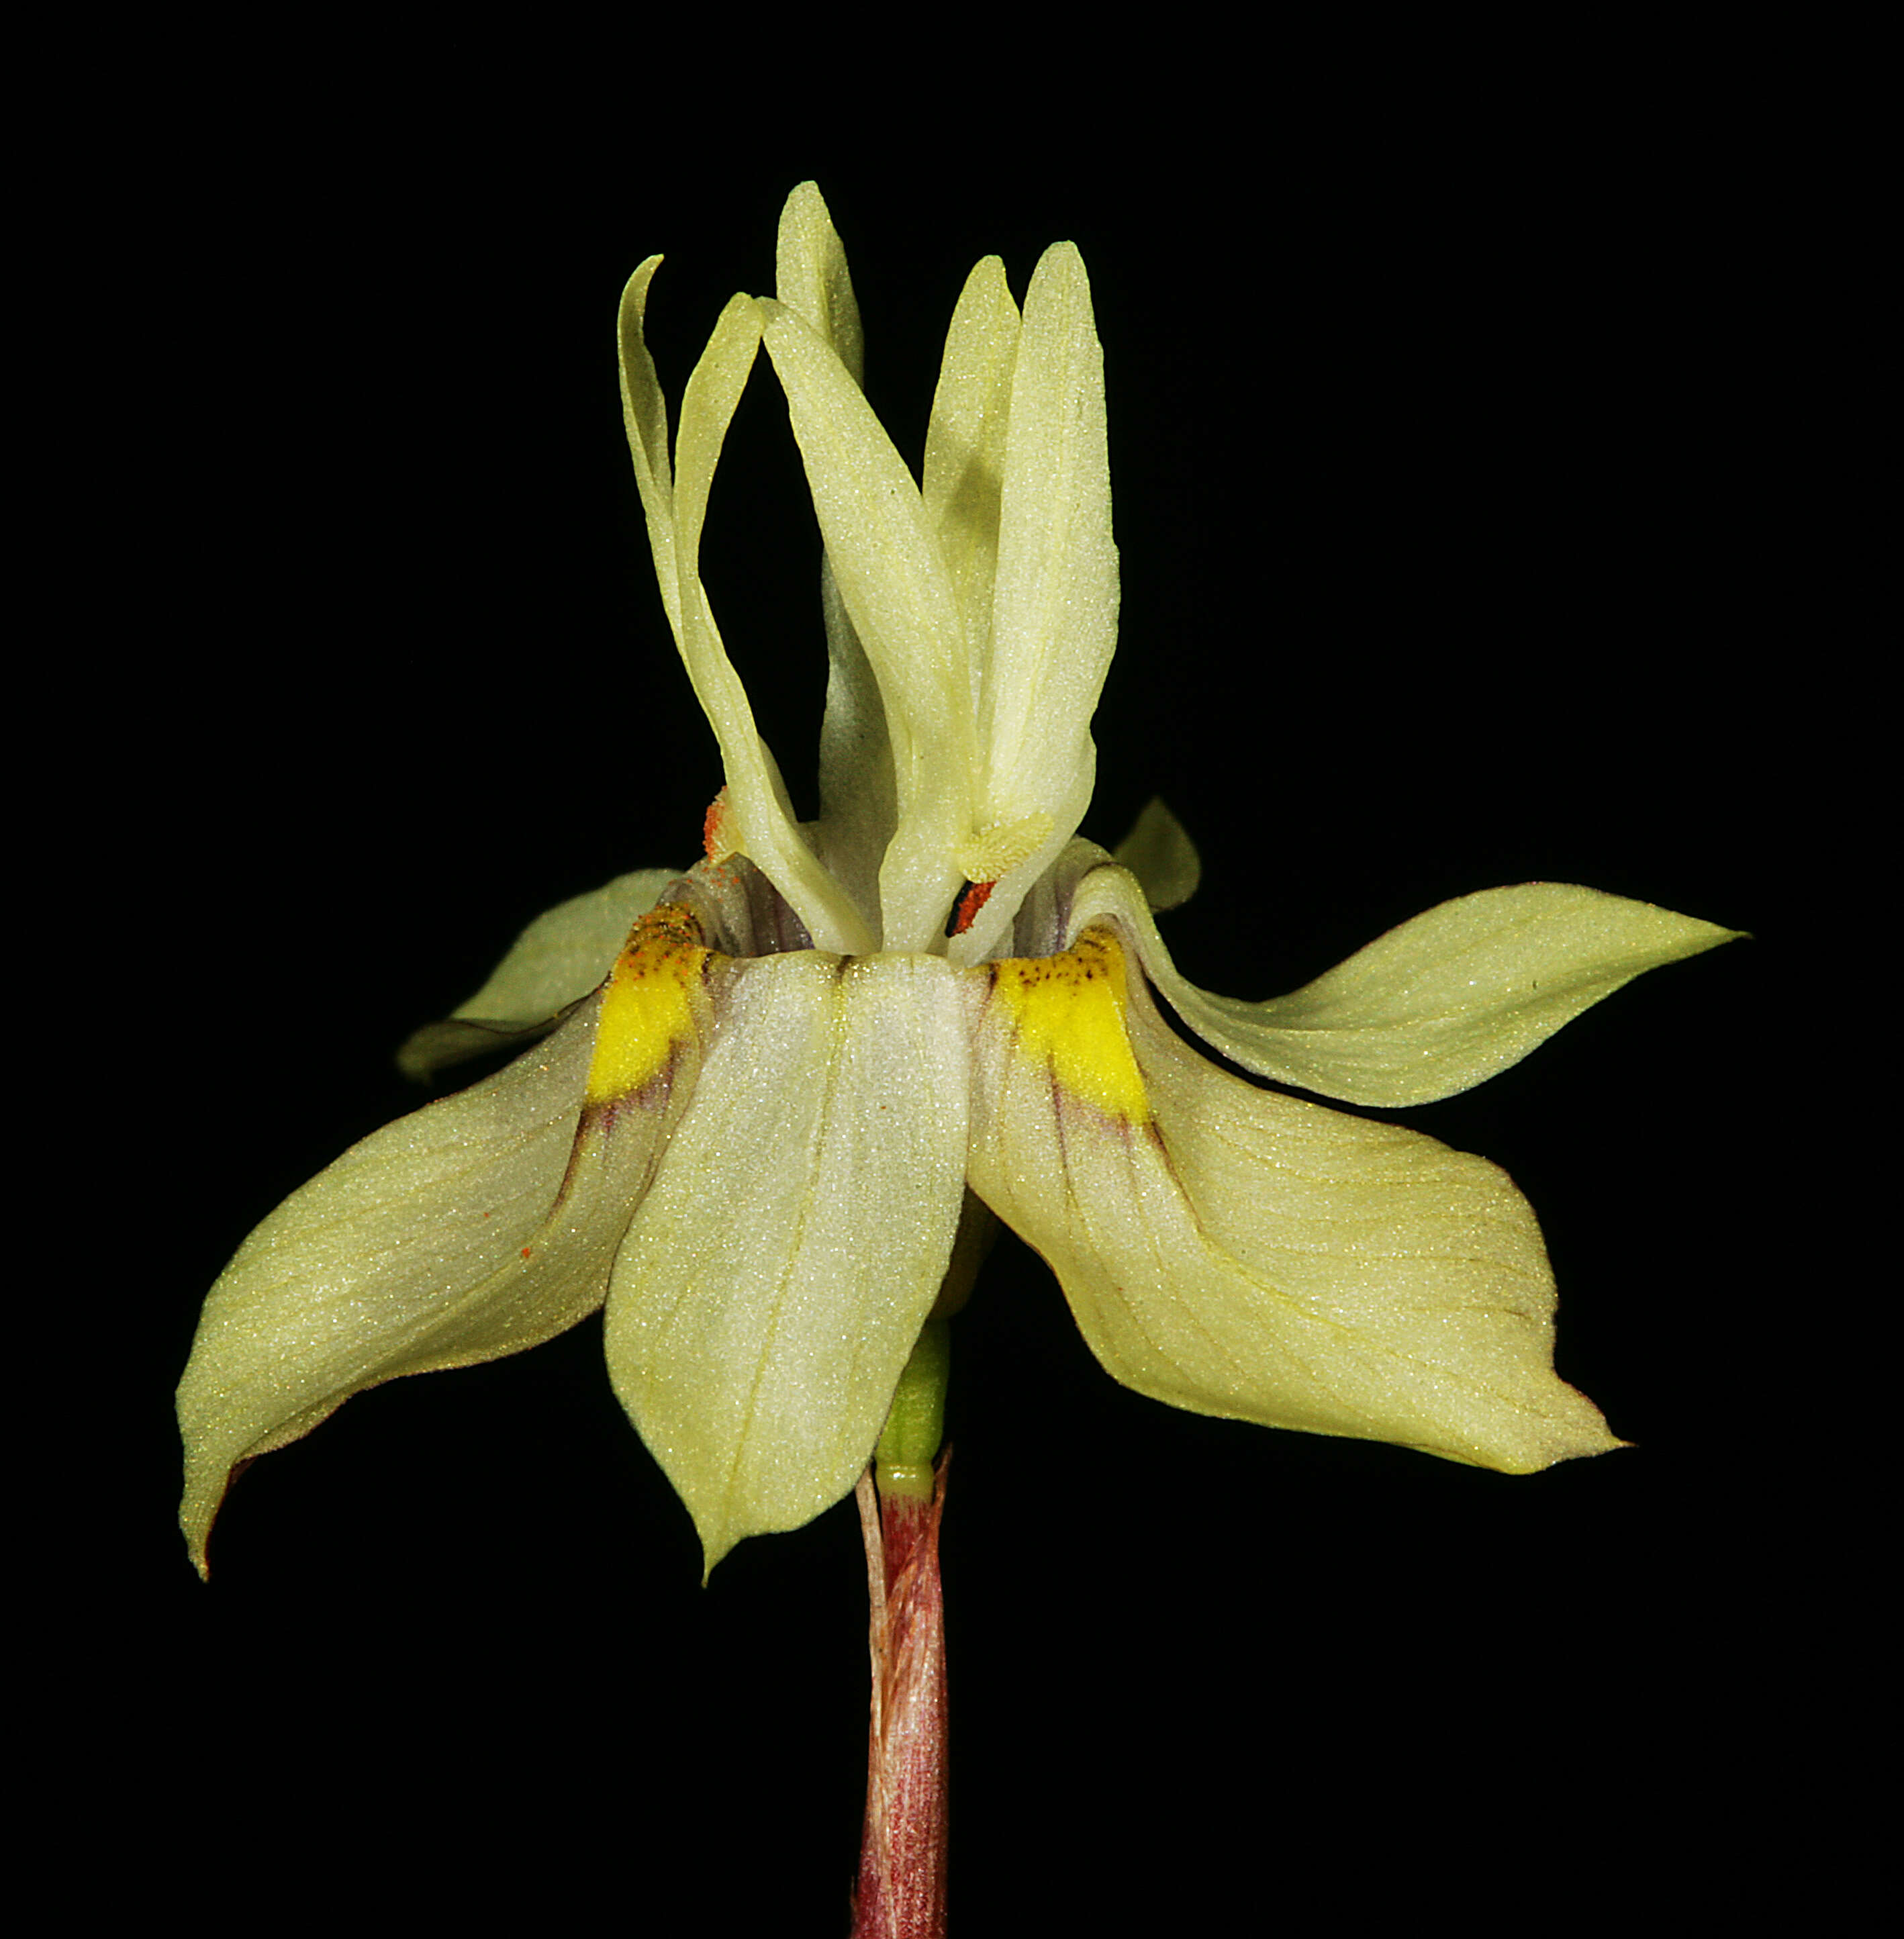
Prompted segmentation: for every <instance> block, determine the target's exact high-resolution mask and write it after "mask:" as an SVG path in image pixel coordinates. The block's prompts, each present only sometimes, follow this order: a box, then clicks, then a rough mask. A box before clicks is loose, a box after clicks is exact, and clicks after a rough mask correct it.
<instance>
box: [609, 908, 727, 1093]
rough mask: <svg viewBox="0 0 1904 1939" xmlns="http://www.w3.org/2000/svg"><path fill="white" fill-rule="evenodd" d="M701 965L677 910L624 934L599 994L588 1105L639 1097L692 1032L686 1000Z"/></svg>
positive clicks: (684, 915) (687, 922)
mask: <svg viewBox="0 0 1904 1939" xmlns="http://www.w3.org/2000/svg"><path fill="white" fill-rule="evenodd" d="M706 961H707V950H706V949H705V948H704V947H703V946H702V945H701V929H700V926H699V924H697V923H696V922H695V919H694V916H693V915H692V912H690V911H689V909H686V907H685V906H683V905H682V904H681V903H662V904H660V905H659V906H658V907H657V908H655V909H650V910H649V912H648V913H647V914H646V915H644V916H643V918H641V920H640V921H639V922H637V924H635V926H634V928H633V929H631V930H630V931H629V932H628V941H627V942H625V943H624V944H623V945H622V953H621V954H620V955H619V956H618V957H616V959H615V967H614V968H613V969H612V970H611V971H610V973H609V977H608V987H607V990H606V991H604V993H603V995H602V1000H601V1022H600V1024H598V1026H597V1028H596V1031H595V1058H594V1061H592V1063H591V1064H589V1086H588V1101H589V1103H591V1104H603V1103H608V1102H609V1101H610V1100H611V1099H613V1098H616V1097H627V1096H628V1095H629V1094H631V1092H633V1091H638V1090H640V1088H641V1087H642V1085H644V1084H646V1082H648V1081H649V1079H651V1078H652V1076H654V1075H655V1073H656V1072H657V1071H658V1070H660V1069H661V1068H662V1066H663V1065H664V1064H666V1063H667V1061H668V1058H669V1056H670V1055H671V1053H672V1052H673V1051H674V1046H676V1045H677V1043H681V1042H683V1040H686V1038H688V1037H689V1036H692V1034H693V1033H694V1027H695V1026H694V1012H693V1011H692V1009H691V1008H690V1007H689V992H690V991H692V989H693V988H694V987H695V985H696V984H697V983H698V982H699V981H700V979H701V966H702V965H703V964H704V963H705V962H706Z"/></svg>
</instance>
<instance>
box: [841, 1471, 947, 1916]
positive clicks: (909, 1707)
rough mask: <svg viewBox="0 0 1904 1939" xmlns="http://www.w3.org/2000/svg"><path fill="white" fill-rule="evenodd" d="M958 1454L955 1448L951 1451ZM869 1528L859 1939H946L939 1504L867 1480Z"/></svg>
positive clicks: (856, 1911)
mask: <svg viewBox="0 0 1904 1939" xmlns="http://www.w3.org/2000/svg"><path fill="white" fill-rule="evenodd" d="M948 1452H949V1450H948ZM858 1498H859V1526H860V1529H861V1531H862V1533H863V1534H864V1536H865V1541H866V1574H867V1583H868V1589H869V1590H870V1592H871V1600H872V1625H871V1637H872V1658H873V1706H872V1727H871V1730H870V1732H869V1733H868V1740H867V1751H866V1822H865V1833H864V1835H863V1837H862V1840H861V1843H860V1850H859V1888H858V1889H857V1891H856V1892H855V1893H854V1895H853V1939H944V1934H945V1795H946V1794H945V1625H944V1617H945V1606H944V1597H943V1596H942V1594H941V1589H940V1585H939V1574H938V1524H939V1517H940V1516H941V1514H942V1513H943V1512H944V1506H945V1457H944V1456H941V1457H940V1460H939V1463H938V1472H937V1475H936V1477H935V1481H934V1484H933V1488H932V1499H931V1500H930V1501H929V1502H924V1501H920V1500H918V1499H916V1498H915V1497H913V1496H907V1495H897V1494H895V1495H888V1496H883V1497H882V1496H880V1495H879V1494H878V1493H877V1491H876V1490H875V1489H874V1485H873V1478H872V1473H871V1470H870V1469H868V1471H867V1472H866V1473H865V1474H864V1475H862V1476H861V1477H860V1478H859V1490H858Z"/></svg>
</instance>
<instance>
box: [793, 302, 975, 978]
mask: <svg viewBox="0 0 1904 1939" xmlns="http://www.w3.org/2000/svg"><path fill="white" fill-rule="evenodd" d="M760 307H761V310H762V315H763V316H764V318H765V325H764V328H763V331H762V336H763V339H764V340H765V343H766V345H767V349H768V354H769V355H771V357H772V358H773V360H774V370H776V371H777V373H778V374H779V376H780V384H781V387H782V388H783V390H784V391H786V400H787V409H788V412H789V416H790V417H791V419H792V424H793V434H794V437H795V440H797V442H798V444H799V446H800V455H801V460H802V461H803V462H804V465H805V467H806V472H807V482H808V486H809V487H810V489H811V491H812V493H813V500H814V510H815V512H816V513H817V515H818V516H819V519H820V533H821V536H822V537H823V538H824V539H825V540H826V556H827V559H828V561H829V564H830V565H831V567H832V573H833V577H834V580H835V583H836V584H837V586H838V589H839V595H840V598H841V601H842V602H843V604H844V606H845V608H846V610H847V614H848V615H849V616H850V618H851V620H852V622H853V632H854V633H855V635H856V637H857V638H858V640H859V644H860V645H861V646H862V647H863V649H864V650H865V656H866V657H867V659H868V660H869V661H870V662H871V665H872V668H873V671H874V674H876V675H877V678H878V680H879V686H880V692H881V696H883V699H884V714H885V720H886V726H887V732H888V734H889V735H890V740H891V747H892V759H893V778H894V783H895V787H896V794H897V826H896V829H895V832H894V834H893V839H892V842H891V843H890V845H889V846H888V848H887V853H886V857H885V860H884V865H883V866H882V868H881V872H880V905H881V923H882V938H883V942H884V946H885V947H886V948H889V949H893V950H899V951H905V950H912V949H926V948H931V947H932V945H934V944H935V943H936V942H938V939H939V938H940V937H941V935H942V934H943V933H944V922H945V915H946V912H947V910H948V909H950V906H951V904H952V902H953V899H954V897H955V896H957V893H958V890H959V887H960V882H961V881H962V880H963V878H962V876H961V875H960V870H959V867H958V865H957V863H956V862H955V861H954V860H953V859H952V857H953V855H954V851H955V850H956V849H957V848H958V847H959V846H960V844H961V843H962V842H963V841H964V839H965V838H966V836H967V834H968V833H969V830H970V829H971V827H972V813H973V809H972V788H973V781H974V773H973V754H972V745H973V744H972V700H971V692H972V687H971V672H970V662H969V656H968V653H967V650H966V641H965V636H964V630H963V626H962V625H961V623H960V618H959V611H958V606H957V601H956V600H955V598H954V595H953V591H952V586H951V582H950V579H949V577H947V572H946V568H945V562H944V559H942V558H941V556H940V555H939V550H938V538H937V536H936V534H935V532H934V531H933V530H932V525H931V522H930V521H929V519H928V518H927V517H926V511H925V507H924V506H923V504H922V503H921V501H920V495H919V489H918V487H917V486H916V485H914V482H912V478H911V474H910V473H908V471H907V470H906V467H905V461H903V460H902V458H900V456H899V453H898V452H896V451H895V450H894V449H893V444H892V441H891V440H890V439H889V438H888V437H887V435H886V433H885V431H884V428H882V427H881V424H880V422H879V420H878V419H877V417H875V416H874V415H873V412H872V408H871V406H870V405H869V404H868V403H867V402H866V400H865V398H864V397H862V396H861V395H860V394H859V386H858V385H856V383H855V382H853V378H852V376H851V375H850V373H848V371H847V369H846V367H845V366H844V364H841V361H840V360H839V358H838V356H837V355H835V353H834V352H833V350H832V348H831V346H829V345H828V344H827V342H826V340H825V339H823V337H821V336H820V335H819V333H817V331H815V330H814V329H813V327H811V325H810V324H808V322H807V321H805V319H804V318H802V317H801V316H800V315H798V313H797V312H795V311H793V310H792V309H789V308H787V307H786V305H784V304H783V303H762V305H761V306H760Z"/></svg>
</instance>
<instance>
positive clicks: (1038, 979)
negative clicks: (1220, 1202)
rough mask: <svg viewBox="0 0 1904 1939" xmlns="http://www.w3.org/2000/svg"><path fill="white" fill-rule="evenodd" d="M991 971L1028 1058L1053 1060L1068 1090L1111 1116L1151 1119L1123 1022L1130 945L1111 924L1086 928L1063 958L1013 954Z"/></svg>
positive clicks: (1132, 1121)
mask: <svg viewBox="0 0 1904 1939" xmlns="http://www.w3.org/2000/svg"><path fill="white" fill-rule="evenodd" d="M991 973H992V988H993V992H994V993H995V994H996V996H997V997H999V1000H1001V1001H1002V1003H1004V1005H1005V1008H1006V1009H1008V1010H1009V1011H1010V1012H1011V1018H1012V1021H1013V1024H1014V1026H1015V1027H1016V1030H1017V1044H1016V1048H1017V1049H1018V1051H1019V1052H1020V1053H1021V1054H1022V1055H1024V1056H1026V1057H1028V1058H1032V1059H1033V1060H1034V1061H1037V1062H1041V1063H1045V1064H1049V1065H1050V1066H1051V1074H1052V1075H1053V1076H1054V1077H1055V1078H1056V1079H1057V1081H1058V1082H1059V1083H1060V1085H1062V1086H1063V1088H1064V1089H1065V1090H1066V1091H1069V1092H1070V1093H1071V1094H1072V1095H1073V1096H1074V1097H1081V1098H1082V1099H1083V1100H1084V1102H1085V1103H1088V1104H1091V1105H1094V1106H1096V1108H1097V1109H1098V1110H1100V1111H1102V1112H1103V1113H1104V1114H1105V1116H1107V1117H1112V1118H1121V1119H1123V1120H1124V1122H1126V1123H1127V1124H1132V1125H1146V1124H1148V1123H1149V1122H1150V1116H1151V1107H1150V1100H1149V1098H1148V1097H1147V1096H1146V1095H1145V1091H1144V1080H1143V1078H1142V1075H1141V1074H1140V1073H1139V1070H1138V1069H1137V1060H1136V1058H1135V1057H1134V1056H1133V1055H1131V1050H1130V1033H1129V1032H1128V1031H1127V1030H1126V1028H1125V1027H1124V1003H1125V1000H1126V999H1125V995H1124V949H1123V946H1122V945H1121V944H1120V943H1119V942H1118V939H1117V938H1116V937H1115V936H1114V935H1113V934H1112V932H1111V931H1110V930H1109V929H1105V928H1096V929H1087V930H1085V932H1084V934H1083V935H1082V936H1079V937H1078V941H1077V943H1076V945H1075V947H1073V948H1070V949H1067V950H1066V951H1065V952H1064V953H1063V955H1061V956H1033V957H1007V958H1005V960H1003V961H1002V962H997V963H993V964H992V965H991Z"/></svg>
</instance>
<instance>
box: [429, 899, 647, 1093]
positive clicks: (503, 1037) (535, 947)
mask: <svg viewBox="0 0 1904 1939" xmlns="http://www.w3.org/2000/svg"><path fill="white" fill-rule="evenodd" d="M676 875H677V871H676V870H674V869H634V871H632V872H631V873H629V874H628V875H617V876H616V878H615V879H614V881H612V882H607V883H604V884H603V886H602V887H600V888H598V889H591V890H589V892H588V893H586V894H585V895H579V896H570V898H569V899H568V900H567V902H565V903H557V904H556V905H555V907H554V908H553V909H545V910H544V911H543V912H542V914H541V915H539V916H537V918H536V919H535V920H534V921H533V922H532V923H531V924H529V926H528V928H527V929H525V930H523V932H522V934H521V935H520V936H518V937H517V938H516V940H515V941H514V942H512V943H511V944H510V945H509V953H508V954H507V955H506V956H505V957H503V960H501V962H500V963H497V966H496V967H495V969H494V973H492V974H491V976H490V978H489V980H488V982H486V983H485V984H484V985H483V986H482V988H481V989H479V991H477V992H476V994H475V995H474V996H473V997H470V1000H468V1002H467V1003H459V1004H458V1005H457V1006H456V1008H455V1009H454V1010H452V1012H450V1013H449V1015H448V1016H447V1017H446V1018H443V1021H441V1022H439V1023H433V1024H424V1026H423V1027H422V1028H421V1030H414V1031H412V1033H411V1034H410V1036H409V1038H408V1040H406V1042H405V1043H404V1045H403V1049H401V1050H400V1051H399V1052H397V1068H398V1069H399V1070H401V1071H402V1072H403V1074H404V1076H406V1077H415V1078H425V1077H429V1076H433V1075H434V1074H435V1073H436V1072H437V1071H439V1070H446V1069H447V1068H449V1067H450V1066H451V1065H452V1064H460V1063H461V1062H462V1061H464V1059H466V1058H471V1057H479V1056H481V1055H482V1054H483V1053H484V1052H485V1051H490V1050H495V1049H500V1048H503V1047H504V1046H506V1045H508V1044H509V1043H511V1042H512V1041H514V1040H517V1039H522V1040H531V1039H533V1038H534V1037H537V1036H543V1035H546V1033H547V1032H548V1031H549V1030H550V1029H551V1028H552V1027H553V1025H554V1024H555V1021H557V1020H558V1019H559V1018H560V1017H561V1013H562V1012H563V1011H564V1010H565V1009H567V1008H568V1007H569V1006H570V1004H571V1003H579V1001H580V1000H581V999H582V997H585V996H586V995H587V994H589V991H591V990H592V989H594V988H595V986H596V985H597V984H598V983H599V982H601V980H602V979H603V978H604V976H607V974H608V973H609V971H610V969H613V967H614V964H615V958H616V956H617V955H618V954H619V953H620V951H621V948H622V943H623V942H624V941H625V939H626V938H627V936H628V931H629V930H630V929H631V928H632V927H634V921H635V918H637V916H642V915H646V914H647V912H648V911H649V909H652V908H653V907H654V906H655V898H656V897H657V896H659V895H660V893H661V892H662V890H663V889H665V888H666V887H667V886H668V884H669V883H670V882H671V881H674V879H675V878H676Z"/></svg>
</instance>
